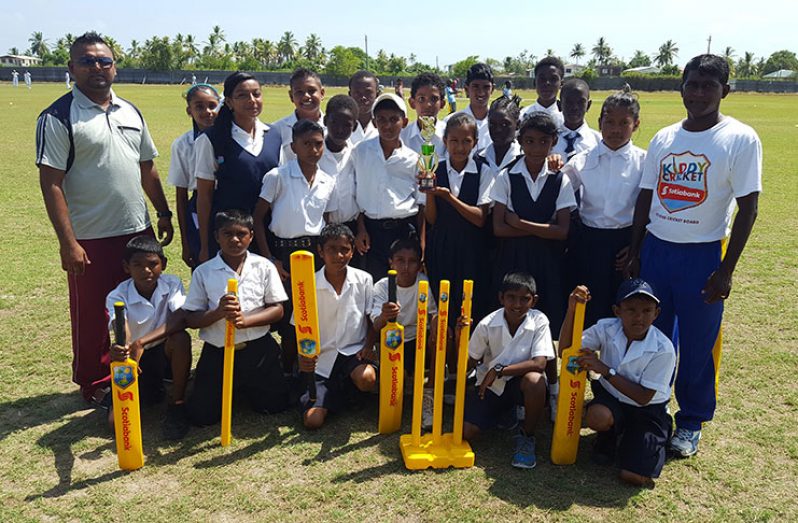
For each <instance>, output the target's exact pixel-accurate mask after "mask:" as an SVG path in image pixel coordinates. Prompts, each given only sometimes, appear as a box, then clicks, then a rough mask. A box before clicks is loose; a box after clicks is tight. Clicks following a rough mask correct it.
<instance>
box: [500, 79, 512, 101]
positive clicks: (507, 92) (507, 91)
mask: <svg viewBox="0 0 798 523" xmlns="http://www.w3.org/2000/svg"><path fill="white" fill-rule="evenodd" d="M502 96H504V97H506V98H512V97H513V83H512V82H511V81H510V80H506V81H505V82H504V85H503V86H502Z"/></svg>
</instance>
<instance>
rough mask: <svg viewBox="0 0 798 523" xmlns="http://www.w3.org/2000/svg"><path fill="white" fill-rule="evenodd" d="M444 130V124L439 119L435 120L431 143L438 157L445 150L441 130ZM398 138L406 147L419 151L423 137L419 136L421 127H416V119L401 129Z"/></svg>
mask: <svg viewBox="0 0 798 523" xmlns="http://www.w3.org/2000/svg"><path fill="white" fill-rule="evenodd" d="M445 130H446V124H445V123H443V122H442V121H440V120H436V121H435V134H434V135H433V136H432V145H434V146H435V152H436V153H437V154H438V158H441V157H443V154H444V153H445V152H446V145H445V144H444V143H443V132H444V131H445ZM399 138H400V139H401V140H402V143H403V144H405V145H406V146H407V147H409V148H411V149H413V150H414V151H416V152H417V153H421V146H422V145H423V144H424V138H422V137H421V129H419V128H418V120H416V121H414V122H411V123H409V124H408V125H407V127H405V128H404V129H402V132H401V134H400V135H399Z"/></svg>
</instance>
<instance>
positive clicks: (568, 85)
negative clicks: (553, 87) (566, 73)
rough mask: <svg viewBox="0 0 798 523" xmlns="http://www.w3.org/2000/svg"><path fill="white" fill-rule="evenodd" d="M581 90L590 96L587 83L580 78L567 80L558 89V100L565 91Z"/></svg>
mask: <svg viewBox="0 0 798 523" xmlns="http://www.w3.org/2000/svg"><path fill="white" fill-rule="evenodd" d="M582 88H584V89H585V91H587V93H588V94H590V86H589V85H588V83H587V82H585V81H584V80H582V79H581V78H569V79H567V80H566V81H564V82H563V83H562V87H560V98H562V95H563V93H565V92H567V91H579V90H581V89H582Z"/></svg>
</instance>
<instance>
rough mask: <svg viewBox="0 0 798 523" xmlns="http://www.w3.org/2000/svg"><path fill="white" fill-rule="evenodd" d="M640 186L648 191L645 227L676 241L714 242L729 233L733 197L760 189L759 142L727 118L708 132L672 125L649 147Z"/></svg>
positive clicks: (731, 119)
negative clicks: (648, 199) (687, 129)
mask: <svg viewBox="0 0 798 523" xmlns="http://www.w3.org/2000/svg"><path fill="white" fill-rule="evenodd" d="M640 188H641V189H650V190H652V191H654V193H655V195H654V196H653V197H652V199H651V211H650V213H649V219H650V222H649V224H648V231H649V232H650V233H652V234H653V235H654V236H656V237H657V238H660V239H662V240H666V241H670V242H675V243H703V242H712V241H718V240H721V239H723V238H725V237H726V236H728V234H729V232H730V225H731V219H732V214H733V213H734V207H735V205H736V202H735V199H736V198H741V197H743V196H747V195H749V194H751V193H754V192H761V191H762V142H760V140H759V137H758V136H757V134H756V132H755V131H754V130H753V129H752V128H751V127H749V126H747V125H745V124H743V123H741V122H739V121H738V120H735V119H734V118H731V117H729V116H726V117H724V118H723V120H721V121H720V122H719V123H718V124H716V125H715V126H714V127H712V128H710V129H707V130H706V131H700V132H691V131H686V130H685V129H684V128H682V123H681V122H679V123H676V124H673V125H671V126H669V127H666V128H664V129H662V130H660V131H659V132H658V133H657V134H656V135H655V136H654V138H653V139H652V140H651V143H650V144H649V147H648V153H647V155H646V161H645V166H644V168H643V178H642V179H641V181H640Z"/></svg>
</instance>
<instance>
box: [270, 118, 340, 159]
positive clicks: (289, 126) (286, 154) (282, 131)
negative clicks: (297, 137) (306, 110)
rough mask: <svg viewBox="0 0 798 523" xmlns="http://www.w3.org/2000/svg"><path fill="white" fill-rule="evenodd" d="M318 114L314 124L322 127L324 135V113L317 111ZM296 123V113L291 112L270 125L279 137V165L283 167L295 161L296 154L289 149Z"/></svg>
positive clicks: (325, 131)
mask: <svg viewBox="0 0 798 523" xmlns="http://www.w3.org/2000/svg"><path fill="white" fill-rule="evenodd" d="M319 114H320V115H321V116H319V119H318V120H316V123H318V124H319V125H321V126H322V128H323V129H324V133H325V134H326V133H327V129H326V128H325V127H324V113H323V112H321V111H319ZM298 121H299V119H298V118H297V116H296V111H293V112H291V114H289V115H288V116H286V117H285V118H281V119H279V120H277V121H276V122H274V123H272V129H273V130H274V132H276V133H277V134H278V135H279V136H280V165H285V164H287V163H288V162H290V161H291V160H296V154H295V153H294V151H293V150H292V149H291V144H292V143H293V141H294V124H295V123H297V122H298Z"/></svg>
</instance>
